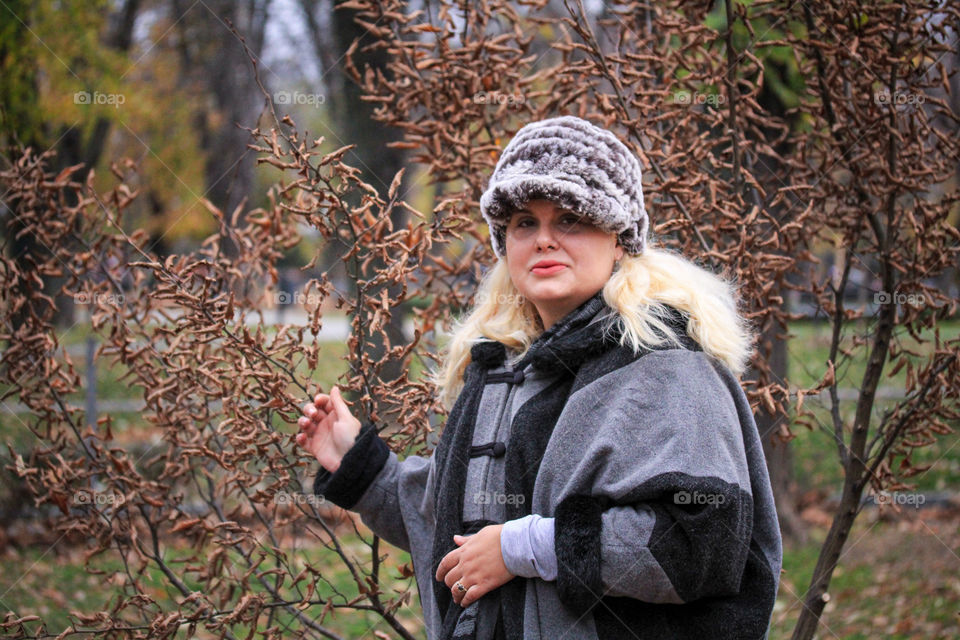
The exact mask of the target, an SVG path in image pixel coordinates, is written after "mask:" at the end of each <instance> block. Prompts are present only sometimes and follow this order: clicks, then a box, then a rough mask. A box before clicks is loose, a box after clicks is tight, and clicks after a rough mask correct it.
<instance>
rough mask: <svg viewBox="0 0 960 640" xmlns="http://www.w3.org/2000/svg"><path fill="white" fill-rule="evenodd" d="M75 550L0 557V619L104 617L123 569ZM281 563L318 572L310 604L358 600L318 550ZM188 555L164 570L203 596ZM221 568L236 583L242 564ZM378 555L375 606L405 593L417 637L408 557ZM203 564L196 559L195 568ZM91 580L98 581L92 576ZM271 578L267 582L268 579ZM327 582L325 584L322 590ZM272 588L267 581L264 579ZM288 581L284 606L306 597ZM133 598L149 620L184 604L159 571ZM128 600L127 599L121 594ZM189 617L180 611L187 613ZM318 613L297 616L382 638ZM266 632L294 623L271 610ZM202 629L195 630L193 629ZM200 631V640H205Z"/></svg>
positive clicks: (367, 620)
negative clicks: (405, 573)
mask: <svg viewBox="0 0 960 640" xmlns="http://www.w3.org/2000/svg"><path fill="white" fill-rule="evenodd" d="M338 538H339V540H340V543H341V544H342V545H343V546H344V547H345V548H346V549H347V550H348V553H349V554H350V555H351V556H352V557H354V558H356V559H357V560H359V561H360V562H361V564H360V565H359V568H360V569H361V570H362V569H364V568H366V567H369V566H370V562H369V547H368V546H367V545H366V544H364V543H363V542H362V541H361V540H360V539H359V538H358V537H357V536H356V535H355V534H353V533H341V534H340V535H339V536H338ZM81 551H82V550H81V549H79V548H77V547H73V546H71V545H69V544H68V543H66V542H58V543H57V544H55V545H53V546H52V547H42V546H38V547H30V548H27V549H24V550H20V551H15V550H13V549H12V548H10V549H7V550H6V552H5V553H4V555H3V556H2V557H3V565H4V569H5V573H6V575H7V576H8V577H9V582H8V584H7V585H6V586H5V587H4V588H3V589H2V590H0V611H2V613H6V612H7V611H13V612H14V613H16V614H17V615H18V616H23V615H27V614H28V613H29V614H34V615H38V616H40V617H41V618H42V619H43V621H44V622H45V623H46V625H47V631H48V632H52V633H59V632H60V631H62V630H63V629H65V628H66V627H67V626H69V625H70V624H71V619H70V617H69V614H70V612H72V611H77V612H80V613H82V614H90V613H92V612H94V611H101V610H105V609H109V608H110V605H111V604H113V603H115V601H116V600H115V599H116V597H117V594H118V593H119V586H118V585H119V584H122V583H123V582H124V579H125V578H126V576H125V575H124V574H123V564H122V562H121V560H120V558H119V557H118V556H117V553H116V552H115V551H110V552H107V553H104V554H100V555H98V556H95V557H94V558H93V559H92V560H91V561H90V564H89V567H84V565H83V559H82V556H81ZM285 551H286V552H287V555H288V559H289V561H290V562H291V563H292V573H293V574H296V573H299V571H300V570H301V569H303V568H304V567H305V566H306V565H307V563H310V565H311V566H313V567H322V569H321V575H322V576H323V578H324V580H320V581H319V582H318V583H317V590H316V592H315V593H314V595H313V596H312V597H311V600H317V599H330V600H332V601H333V602H334V603H336V604H337V605H344V604H346V602H347V600H351V599H353V598H355V597H356V596H357V595H358V593H359V592H358V588H357V584H356V582H355V581H354V579H353V576H352V574H351V573H350V571H349V570H348V569H347V567H346V566H345V565H344V564H343V562H342V561H340V560H339V558H338V557H336V556H335V555H334V553H333V552H331V551H329V550H327V549H325V548H323V547H321V546H311V547H301V548H297V549H295V550H291V549H285ZM192 553H193V552H192V551H191V550H190V549H187V548H183V549H176V550H172V551H171V550H168V551H167V553H166V562H167V564H168V566H169V567H170V568H171V570H172V571H173V572H174V574H176V575H177V576H178V577H179V578H180V580H181V581H182V582H183V583H184V585H185V586H186V587H187V588H188V589H190V590H192V591H204V590H205V588H206V585H205V584H204V583H201V582H199V581H197V580H196V579H195V578H196V574H195V573H188V572H187V571H186V570H185V566H186V565H187V564H197V560H196V559H190V556H191V555H192ZM230 555H231V558H230V560H229V561H228V565H232V569H233V573H234V574H236V575H242V574H243V573H244V571H245V566H246V565H245V564H244V562H243V560H242V558H241V557H240V556H239V555H237V554H235V553H232V554H230ZM380 555H381V557H382V558H383V563H382V567H381V570H380V574H379V575H380V580H381V583H380V584H381V589H382V590H383V592H384V594H383V595H381V598H382V599H383V600H384V601H386V600H387V599H389V598H391V597H397V596H398V595H399V594H401V593H402V592H404V591H406V590H409V589H413V592H414V595H413V598H412V600H411V602H412V605H411V606H407V607H403V608H401V609H400V611H399V612H398V613H397V617H398V619H399V620H400V621H401V623H402V624H404V626H405V627H406V628H407V629H409V630H411V631H412V632H414V633H417V632H419V631H420V630H422V622H420V620H419V618H420V609H419V607H420V604H419V600H418V598H417V597H416V595H415V591H416V588H415V585H414V583H413V579H412V578H402V577H400V573H399V569H398V568H399V567H400V566H401V565H403V564H405V563H409V562H410V556H409V554H408V553H406V552H403V551H400V550H398V549H395V548H392V547H389V546H388V545H384V544H381V546H380ZM202 563H203V559H202V558H201V560H200V564H202ZM269 566H272V565H270V564H269V562H267V563H264V564H263V565H261V566H260V567H259V570H263V569H265V568H268V567H269ZM98 572H99V573H98ZM270 577H271V576H268V578H270ZM325 581H328V582H325ZM270 582H271V583H272V582H273V580H272V579H271V580H270ZM289 582H290V577H288V578H287V580H286V582H285V586H284V587H283V588H282V591H281V593H282V594H283V596H284V597H285V598H286V599H288V600H295V599H298V598H301V597H304V596H305V595H306V584H307V582H306V581H303V582H301V583H300V585H299V588H298V589H296V590H294V589H291V588H290V587H289ZM250 584H251V589H252V591H253V592H254V593H264V594H265V596H266V598H267V601H270V600H271V599H272V596H271V595H270V594H269V593H268V592H267V591H266V589H265V588H264V587H263V586H262V585H261V584H260V583H259V582H258V581H257V580H256V579H252V580H251V583H250ZM141 592H142V593H144V594H145V595H147V596H149V597H150V598H152V599H153V600H155V601H156V603H157V604H158V606H151V607H148V609H147V611H148V612H150V613H151V614H154V615H155V614H156V613H157V612H158V611H159V610H160V609H161V608H162V610H163V611H164V612H165V613H169V612H171V611H174V610H176V606H177V605H176V604H175V603H177V602H180V601H182V600H183V599H184V597H183V596H182V594H180V592H179V591H178V590H176V589H175V588H174V587H173V586H172V585H170V584H169V582H168V581H167V580H166V578H165V576H164V575H163V573H162V572H161V570H160V569H159V568H158V567H157V566H156V565H155V564H152V563H151V564H150V566H149V568H148V569H147V571H146V572H145V573H144V575H143V577H142V579H141ZM128 595H129V594H128ZM240 595H242V593H239V592H238V593H237V594H235V595H234V597H233V599H232V600H231V601H229V602H226V603H223V604H220V608H221V609H230V608H232V607H233V606H235V605H236V603H237V598H238V597H239V596H240ZM190 610H191V609H189V608H188V609H186V611H190ZM322 611H323V606H322V605H311V606H309V607H308V608H307V609H305V610H304V614H305V615H306V616H307V617H308V618H309V619H311V620H315V621H316V622H317V623H318V624H322V626H324V627H325V628H327V629H329V630H331V631H333V632H335V633H337V634H338V635H341V636H343V637H347V638H373V637H374V635H373V634H374V631H382V632H387V633H390V632H391V630H390V628H389V625H388V624H387V623H386V622H385V621H384V620H383V618H382V617H381V616H379V615H378V614H377V613H375V612H372V611H357V610H354V609H335V610H334V611H333V612H332V613H330V614H328V615H327V617H326V618H325V619H324V620H323V621H322V623H321V622H320V620H319V616H320V615H321V613H322ZM130 613H131V615H128V616H125V617H124V619H125V620H126V621H127V622H128V623H129V624H131V625H139V624H143V621H142V620H138V619H137V618H136V617H134V616H133V615H132V610H131V612H130ZM266 620H267V618H266V615H264V616H263V617H262V618H261V619H260V622H261V624H260V625H259V627H258V631H263V630H264V629H266V627H267V625H266ZM272 625H280V626H281V627H282V628H283V627H289V630H290V631H289V633H290V634H291V635H293V634H294V632H295V631H296V630H297V629H299V628H301V625H302V623H301V622H299V621H298V620H296V619H295V618H294V617H293V615H292V614H290V613H289V612H287V611H286V610H285V609H282V608H280V609H277V610H276V613H275V614H274V618H273V620H272V622H271V626H272ZM38 627H39V623H37V622H34V623H29V624H28V625H27V628H28V629H29V630H30V631H31V632H36V631H37V629H38ZM201 629H202V627H201ZM232 630H233V632H234V634H235V635H236V636H237V637H245V636H246V633H247V631H248V630H249V627H247V626H244V625H238V626H235V627H233V629H232ZM209 635H210V634H208V633H203V632H202V631H201V637H204V636H209Z"/></svg>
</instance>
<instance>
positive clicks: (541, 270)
mask: <svg viewBox="0 0 960 640" xmlns="http://www.w3.org/2000/svg"><path fill="white" fill-rule="evenodd" d="M566 268H567V265H565V264H554V265H550V266H549V267H534V268H533V269H531V271H533V272H534V273H535V274H537V275H538V276H550V275H553V274H555V273H556V272H558V271H560V270H561V269H566Z"/></svg>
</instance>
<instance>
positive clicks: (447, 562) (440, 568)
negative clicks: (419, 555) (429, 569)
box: [437, 550, 459, 586]
mask: <svg viewBox="0 0 960 640" xmlns="http://www.w3.org/2000/svg"><path fill="white" fill-rule="evenodd" d="M455 553H456V550H454V551H451V552H450V553H448V554H447V555H445V556H444V557H443V559H442V560H441V561H440V564H439V565H437V582H443V581H444V579H445V578H446V576H447V573H448V572H449V571H450V570H451V569H453V568H454V567H455V566H457V563H458V562H459V559H458V557H457V556H456V555H454V554H455ZM447 586H449V585H447Z"/></svg>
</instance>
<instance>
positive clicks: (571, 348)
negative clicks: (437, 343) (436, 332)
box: [470, 290, 620, 370]
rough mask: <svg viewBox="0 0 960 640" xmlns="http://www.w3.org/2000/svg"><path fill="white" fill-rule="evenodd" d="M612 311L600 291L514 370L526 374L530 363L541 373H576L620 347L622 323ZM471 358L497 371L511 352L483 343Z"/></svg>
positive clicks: (539, 342) (545, 335)
mask: <svg viewBox="0 0 960 640" xmlns="http://www.w3.org/2000/svg"><path fill="white" fill-rule="evenodd" d="M611 311H612V310H611V309H610V307H609V306H608V305H607V303H606V302H604V300H603V291H602V290H601V291H598V292H597V293H595V294H594V295H593V296H592V297H591V298H589V299H588V300H586V301H585V302H583V303H582V304H581V305H580V306H579V307H577V308H576V309H574V310H573V311H571V312H570V313H568V314H567V315H566V316H564V317H563V318H561V319H560V320H559V321H557V322H556V323H554V325H553V326H551V327H550V328H549V329H547V330H546V331H544V332H543V333H541V334H540V335H539V336H538V337H537V339H536V340H534V341H533V343H532V344H531V345H530V348H529V349H528V350H527V353H526V354H525V355H524V357H523V359H522V360H521V361H520V362H519V363H517V365H516V366H515V367H514V369H515V370H522V369H524V368H525V367H526V365H527V364H530V363H532V364H533V366H534V367H535V368H536V369H540V370H555V369H556V368H557V367H567V368H571V369H576V368H577V367H578V366H579V365H580V364H582V363H583V361H584V360H586V359H587V358H589V357H590V356H592V355H595V354H597V353H600V352H601V351H603V350H604V349H606V348H608V347H610V346H613V345H615V344H617V342H618V340H619V337H620V333H619V323H617V322H610V320H611V319H613V318H615V316H612V315H611ZM470 356H471V358H472V360H473V361H474V362H476V363H477V364H479V365H481V366H483V367H484V368H486V369H493V368H496V367H500V366H503V363H504V362H505V361H506V357H507V348H506V346H505V345H504V344H503V343H501V342H497V341H495V340H489V339H483V340H481V341H480V342H477V343H475V344H474V345H473V346H472V347H471V349H470Z"/></svg>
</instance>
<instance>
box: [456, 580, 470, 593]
mask: <svg viewBox="0 0 960 640" xmlns="http://www.w3.org/2000/svg"><path fill="white" fill-rule="evenodd" d="M453 586H454V588H455V589H456V590H457V591H459V592H460V593H466V592H467V588H466V587H465V586H463V583H462V582H460V581H459V580H457V581H456V582H455V583H453Z"/></svg>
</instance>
